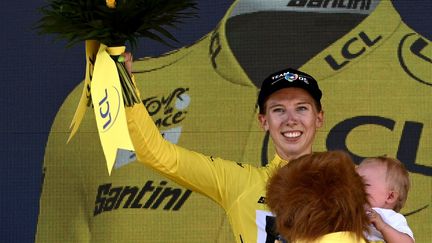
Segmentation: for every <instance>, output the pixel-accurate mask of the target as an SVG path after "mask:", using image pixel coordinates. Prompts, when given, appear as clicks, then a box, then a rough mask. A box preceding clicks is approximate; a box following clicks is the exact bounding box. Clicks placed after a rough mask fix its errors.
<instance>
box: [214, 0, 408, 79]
mask: <svg viewBox="0 0 432 243" xmlns="http://www.w3.org/2000/svg"><path fill="white" fill-rule="evenodd" d="M237 3H238V1H237V2H235V3H234V4H233V5H231V7H230V8H229V10H228V11H227V13H226V14H225V16H224V17H223V18H222V20H221V22H220V23H219V25H218V27H217V28H216V29H215V30H214V31H213V32H212V33H210V38H211V41H210V47H209V50H210V55H209V57H210V58H211V62H212V65H213V68H214V70H215V72H216V73H218V74H219V75H220V76H222V77H223V78H224V79H226V80H227V81H229V82H232V83H235V84H239V85H245V86H254V85H253V83H252V81H251V80H250V79H249V77H248V75H247V74H246V73H245V71H244V69H243V68H242V67H241V66H240V64H239V63H238V62H237V60H236V58H235V56H234V54H233V52H232V50H231V48H230V46H229V43H228V41H227V38H226V33H225V31H226V29H225V25H226V22H227V20H228V18H229V17H230V16H231V14H232V12H233V11H234V9H235V6H236V5H237ZM400 24H401V18H400V16H399V13H398V12H397V11H396V9H395V8H394V7H393V5H392V3H391V1H386V0H383V1H381V2H380V3H379V4H378V6H377V7H376V8H375V10H374V11H373V12H372V13H371V14H370V15H369V16H368V17H367V18H366V19H365V20H364V21H363V22H361V23H360V24H359V25H358V26H357V27H355V28H354V29H352V30H351V31H350V32H349V33H348V34H346V35H345V36H344V37H342V38H341V39H339V40H338V41H336V42H335V43H333V44H332V45H331V46H330V47H328V48H326V49H325V50H323V51H322V52H321V53H319V54H318V55H317V56H316V57H314V58H312V59H311V60H310V61H309V62H307V63H306V64H305V65H304V66H303V67H301V68H300V69H301V70H302V71H305V72H310V73H312V74H313V75H314V77H315V78H316V79H318V80H321V79H324V78H326V77H329V76H332V75H334V73H335V70H333V69H331V68H329V67H328V65H325V63H323V60H324V58H325V57H326V56H327V55H329V53H328V50H329V49H336V50H340V48H342V46H343V45H344V44H345V43H346V42H347V41H349V40H350V39H352V38H355V36H358V34H359V33H360V32H361V31H365V30H367V31H368V33H375V34H379V35H380V36H381V38H382V41H381V43H383V42H384V41H385V40H386V39H388V38H389V37H390V36H391V35H392V34H393V33H394V32H395V31H396V29H397V27H398V26H399V25H400ZM378 46H379V45H376V46H373V47H372V48H369V49H368V50H367V52H368V53H369V52H372V51H373V50H374V49H375V48H376V47H378ZM338 48H339V49H338ZM363 56H367V55H363ZM352 63H354V62H352ZM352 63H350V65H352ZM350 65H346V67H344V68H347V67H348V66H350Z"/></svg>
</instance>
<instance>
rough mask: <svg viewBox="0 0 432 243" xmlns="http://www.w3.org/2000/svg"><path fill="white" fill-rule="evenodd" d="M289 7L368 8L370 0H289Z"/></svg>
mask: <svg viewBox="0 0 432 243" xmlns="http://www.w3.org/2000/svg"><path fill="white" fill-rule="evenodd" d="M287 6H289V7H302V8H342V9H358V10H369V9H370V8H371V0H290V1H289V2H288V4H287Z"/></svg>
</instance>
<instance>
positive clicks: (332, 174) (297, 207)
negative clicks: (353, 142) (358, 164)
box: [266, 151, 369, 243]
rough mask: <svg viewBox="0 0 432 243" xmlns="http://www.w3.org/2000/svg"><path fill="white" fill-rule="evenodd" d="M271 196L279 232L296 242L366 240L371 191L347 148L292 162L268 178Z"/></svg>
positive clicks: (272, 208) (270, 205) (268, 196)
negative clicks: (367, 213) (368, 200)
mask: <svg viewBox="0 0 432 243" xmlns="http://www.w3.org/2000/svg"><path fill="white" fill-rule="evenodd" d="M266 198H267V199H266V201H267V205H268V207H269V208H270V210H271V211H272V212H273V213H274V214H275V215H276V227H277V229H276V230H277V232H279V233H280V234H281V235H282V236H283V238H284V239H286V240H288V241H289V242H291V243H294V242H296V243H298V242H365V238H364V236H363V235H364V234H363V233H364V232H367V231H368V224H369V220H368V218H367V216H366V213H365V208H364V206H365V205H367V203H368V202H367V197H366V192H365V190H364V184H363V180H362V178H361V177H360V176H359V175H358V174H357V173H356V171H355V165H354V163H353V161H352V159H351V157H350V156H349V155H348V154H347V153H345V152H342V151H332V152H319V153H312V154H309V155H304V156H302V157H300V158H298V159H295V160H292V161H290V162H289V163H288V164H287V165H285V166H283V167H281V168H280V169H278V170H277V171H276V172H275V174H274V175H273V176H272V178H271V179H270V180H269V182H268V185H267V197H266Z"/></svg>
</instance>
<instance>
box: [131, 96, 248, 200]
mask: <svg viewBox="0 0 432 243" xmlns="http://www.w3.org/2000/svg"><path fill="white" fill-rule="evenodd" d="M126 117H127V120H128V128H129V134H130V137H131V140H132V143H133V145H134V148H135V152H136V155H137V159H138V161H139V162H141V163H143V164H145V165H148V166H150V167H152V168H153V169H155V170H157V171H159V172H160V173H162V174H164V175H165V176H166V177H168V178H170V179H171V180H173V181H175V182H176V183H178V184H180V185H182V186H185V187H187V188H189V189H191V190H193V191H195V192H199V193H201V194H204V195H206V196H208V197H210V198H211V199H213V200H214V201H216V202H217V203H218V204H220V205H221V206H222V207H224V208H225V209H226V208H228V207H229V206H230V205H231V203H232V201H233V200H235V199H236V198H237V197H238V195H239V194H241V193H242V192H243V191H244V189H245V188H244V187H245V185H246V184H247V182H246V181H247V180H248V179H249V178H250V173H251V171H252V170H251V169H248V168H247V169H246V170H245V168H244V166H243V165H240V164H238V163H236V162H233V161H229V160H223V159H220V158H214V157H212V156H205V155H203V154H200V153H197V152H193V151H189V150H187V149H185V148H182V147H179V146H177V145H174V144H172V143H170V142H169V141H167V140H165V139H164V138H163V137H162V135H161V134H160V132H159V131H158V129H157V127H156V125H155V124H154V123H153V120H152V119H151V117H150V116H149V114H148V113H147V110H146V109H145V107H144V105H143V104H138V105H135V106H133V107H127V108H126ZM240 171H241V172H240ZM245 172H246V173H245ZM242 181H244V182H245V183H242ZM234 182H235V183H234Z"/></svg>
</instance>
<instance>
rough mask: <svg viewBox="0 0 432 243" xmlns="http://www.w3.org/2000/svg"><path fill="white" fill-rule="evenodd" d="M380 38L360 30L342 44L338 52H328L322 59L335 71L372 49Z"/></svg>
mask: <svg viewBox="0 0 432 243" xmlns="http://www.w3.org/2000/svg"><path fill="white" fill-rule="evenodd" d="M381 39H382V36H381V35H375V36H373V35H372V34H368V33H367V32H366V31H360V32H359V33H358V35H356V36H354V37H352V38H351V39H349V40H348V41H346V42H345V44H343V45H342V48H341V49H340V52H339V53H332V54H329V55H327V56H326V57H325V58H324V60H325V61H326V62H327V63H328V64H329V65H330V67H331V69H333V70H335V71H337V70H339V69H341V68H343V67H344V66H345V65H347V64H348V63H350V62H351V61H353V60H354V59H356V58H358V57H360V56H362V55H363V54H364V53H366V52H367V51H368V50H369V49H372V48H373V47H374V46H375V45H376V44H377V43H378V42H380V41H381Z"/></svg>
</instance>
